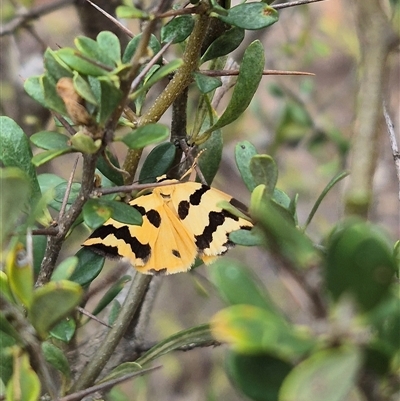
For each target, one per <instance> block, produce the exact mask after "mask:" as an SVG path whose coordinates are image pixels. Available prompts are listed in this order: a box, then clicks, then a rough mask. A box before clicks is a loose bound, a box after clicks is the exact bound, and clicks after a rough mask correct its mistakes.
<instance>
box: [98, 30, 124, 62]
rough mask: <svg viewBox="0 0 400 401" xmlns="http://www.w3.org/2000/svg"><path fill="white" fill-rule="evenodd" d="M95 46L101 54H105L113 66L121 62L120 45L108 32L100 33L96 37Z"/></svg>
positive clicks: (112, 34) (114, 36)
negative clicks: (96, 45)
mask: <svg viewBox="0 0 400 401" xmlns="http://www.w3.org/2000/svg"><path fill="white" fill-rule="evenodd" d="M96 40H97V44H98V46H99V51H100V52H101V53H102V54H107V57H108V58H109V59H111V60H112V61H113V62H114V64H115V65H117V64H119V63H120V62H121V44H120V43H119V39H118V37H117V35H115V34H114V33H112V32H110V31H101V32H100V33H99V34H98V35H97V38H96Z"/></svg>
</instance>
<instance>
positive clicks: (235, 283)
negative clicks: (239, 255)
mask: <svg viewBox="0 0 400 401" xmlns="http://www.w3.org/2000/svg"><path fill="white" fill-rule="evenodd" d="M208 271H209V275H210V279H211V281H212V282H213V284H214V285H215V286H216V288H217V290H218V292H219V294H220V296H221V297H222V299H223V300H224V301H225V302H226V303H227V304H229V305H239V304H247V305H253V306H257V307H259V308H263V309H266V310H268V311H271V312H273V313H276V309H275V306H274V304H273V302H272V301H271V299H270V298H269V296H268V294H267V292H266V290H265V288H263V287H262V286H261V285H260V284H259V283H260V279H259V278H258V277H256V276H255V275H254V273H253V272H252V271H251V270H249V269H248V268H247V267H246V266H244V265H242V264H241V263H239V262H237V261H235V260H230V259H218V260H217V261H216V262H214V263H213V264H212V265H211V266H210V267H209V268H208Z"/></svg>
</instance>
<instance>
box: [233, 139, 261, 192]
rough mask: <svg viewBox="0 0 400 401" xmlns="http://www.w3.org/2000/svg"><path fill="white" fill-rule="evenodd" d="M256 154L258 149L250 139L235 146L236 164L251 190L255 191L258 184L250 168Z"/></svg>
mask: <svg viewBox="0 0 400 401" xmlns="http://www.w3.org/2000/svg"><path fill="white" fill-rule="evenodd" d="M256 155H257V150H256V148H255V147H254V145H253V144H252V143H250V142H249V141H243V142H239V143H238V144H237V145H236V146H235V161H236V166H237V168H238V170H239V172H240V175H241V177H242V180H243V181H244V183H245V184H246V187H247V189H248V190H249V191H250V192H253V190H254V188H255V187H256V186H257V184H256V182H255V180H254V177H253V174H252V173H251V170H250V162H251V159H252V158H253V156H256Z"/></svg>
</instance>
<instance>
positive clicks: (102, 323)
mask: <svg viewBox="0 0 400 401" xmlns="http://www.w3.org/2000/svg"><path fill="white" fill-rule="evenodd" d="M76 310H77V311H79V312H80V313H82V315H85V316H87V317H88V318H90V319H92V320H94V321H95V322H97V323H100V324H101V325H103V326H106V327H108V328H109V329H111V327H112V326H110V325H109V324H107V323H106V322H105V321H104V320H101V319H99V318H98V317H97V316H95V315H93V313H90V312H89V311H87V310H86V309H84V308H81V307H80V306H77V307H76Z"/></svg>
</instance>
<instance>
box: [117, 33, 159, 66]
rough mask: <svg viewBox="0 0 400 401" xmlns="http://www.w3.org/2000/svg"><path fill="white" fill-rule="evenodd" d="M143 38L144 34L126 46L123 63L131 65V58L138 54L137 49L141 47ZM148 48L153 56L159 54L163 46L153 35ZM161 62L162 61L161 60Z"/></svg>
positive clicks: (137, 36)
mask: <svg viewBox="0 0 400 401" xmlns="http://www.w3.org/2000/svg"><path fill="white" fill-rule="evenodd" d="M141 38H142V34H141V33H140V34H139V35H136V36H135V37H134V38H133V39H132V40H131V41H130V42H129V43H128V45H127V46H126V49H125V52H124V55H123V56H122V62H123V63H129V62H130V61H131V58H132V57H133V55H134V54H135V52H136V49H137V47H138V45H139V42H140V40H141ZM148 47H149V48H150V50H151V51H152V53H153V55H154V54H157V53H158V52H159V51H160V50H161V45H160V42H159V41H158V39H157V38H156V37H155V36H154V35H153V34H151V36H150V41H149V45H148ZM160 61H161V60H160Z"/></svg>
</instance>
